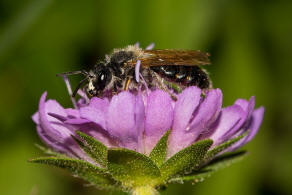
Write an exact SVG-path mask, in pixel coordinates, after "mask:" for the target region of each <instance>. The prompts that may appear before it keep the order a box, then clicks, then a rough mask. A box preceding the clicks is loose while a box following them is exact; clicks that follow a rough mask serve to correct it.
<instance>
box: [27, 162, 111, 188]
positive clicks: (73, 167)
mask: <svg viewBox="0 0 292 195" xmlns="http://www.w3.org/2000/svg"><path fill="white" fill-rule="evenodd" d="M29 162H32V163H40V164H47V165H52V166H55V167H59V168H63V169H66V170H68V171H70V172H71V173H72V174H73V175H76V176H78V177H80V178H82V179H84V180H86V181H88V182H90V183H92V184H94V185H97V186H99V187H101V188H112V187H113V185H115V183H116V181H115V180H113V179H112V177H111V176H110V175H109V174H108V173H106V172H105V170H103V169H101V168H99V167H97V166H94V165H92V164H90V163H88V162H86V161H83V160H78V159H71V158H57V157H40V158H36V159H32V160H29Z"/></svg>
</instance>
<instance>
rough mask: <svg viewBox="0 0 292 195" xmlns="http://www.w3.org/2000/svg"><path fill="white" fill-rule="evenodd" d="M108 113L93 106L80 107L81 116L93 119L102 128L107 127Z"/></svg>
mask: <svg viewBox="0 0 292 195" xmlns="http://www.w3.org/2000/svg"><path fill="white" fill-rule="evenodd" d="M105 115H106V113H105V112H103V111H102V110H98V109H95V108H94V107H91V106H86V107H82V108H80V117H81V118H84V119H87V120H89V121H92V122H94V123H96V124H98V125H100V126H101V127H102V128H104V129H105V128H106V126H105V125H106V119H105Z"/></svg>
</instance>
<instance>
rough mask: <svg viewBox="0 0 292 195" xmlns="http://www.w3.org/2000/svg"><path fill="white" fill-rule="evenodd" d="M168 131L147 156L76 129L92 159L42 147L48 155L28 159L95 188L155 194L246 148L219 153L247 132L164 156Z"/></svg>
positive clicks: (221, 163)
mask: <svg viewBox="0 0 292 195" xmlns="http://www.w3.org/2000/svg"><path fill="white" fill-rule="evenodd" d="M169 133H170V131H168V132H166V133H165V135H164V136H163V137H162V138H161V139H160V141H159V142H158V143H157V144H156V146H155V147H154V148H153V150H152V152H151V153H150V155H149V156H146V155H144V154H141V153H138V152H135V151H133V150H128V149H125V148H110V149H109V148H107V147H106V146H105V145H103V144H102V143H100V142H99V141H97V140H95V139H94V138H92V137H90V136H88V135H86V134H84V133H81V132H79V131H77V135H78V136H79V137H78V138H77V137H74V139H75V141H76V142H77V143H78V145H79V146H80V147H81V148H82V149H83V150H84V151H85V152H86V153H87V154H88V155H89V156H90V157H91V158H92V163H89V162H87V161H84V160H80V159H72V158H68V157H65V156H63V155H59V154H58V153H52V152H48V151H49V150H48V151H46V150H44V151H45V152H46V153H47V154H49V155H51V156H50V157H41V158H36V159H32V160H30V161H29V162H33V163H41V164H48V165H52V166H56V167H60V168H63V169H66V170H68V171H70V172H71V173H72V174H73V175H75V176H78V177H80V178H82V179H84V180H86V181H88V182H89V183H91V184H93V185H95V186H96V187H98V188H106V189H114V190H123V191H126V192H130V193H132V194H156V193H158V192H157V191H156V189H159V188H160V187H161V186H166V185H168V184H169V183H177V182H179V183H182V182H192V183H197V182H200V181H203V180H204V179H205V178H207V177H209V176H210V175H211V174H212V173H214V172H215V171H218V170H219V169H222V168H225V167H226V166H228V165H230V164H232V163H234V162H236V161H238V160H240V159H242V157H243V156H244V154H245V152H235V153H228V154H223V155H220V156H218V154H220V153H221V152H223V151H224V150H225V149H227V148H228V147H230V146H232V145H233V144H234V143H236V142H237V141H239V140H240V139H241V138H243V137H244V136H245V135H246V134H244V135H241V136H238V137H236V138H233V139H231V140H229V141H227V142H225V143H223V144H221V145H219V146H217V147H214V148H212V149H210V148H211V146H212V144H213V141H212V140H210V139H206V140H201V141H198V142H195V143H194V144H192V145H191V146H189V147H187V148H184V149H183V150H181V151H179V152H177V153H176V154H175V155H173V156H172V157H170V158H169V159H166V152H167V142H168V136H169Z"/></svg>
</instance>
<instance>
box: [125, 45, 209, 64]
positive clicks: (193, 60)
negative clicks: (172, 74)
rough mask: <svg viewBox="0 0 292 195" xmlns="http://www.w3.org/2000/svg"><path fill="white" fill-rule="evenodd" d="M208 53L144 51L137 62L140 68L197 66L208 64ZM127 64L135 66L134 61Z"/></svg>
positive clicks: (169, 50)
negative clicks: (139, 63) (139, 62)
mask: <svg viewBox="0 0 292 195" xmlns="http://www.w3.org/2000/svg"><path fill="white" fill-rule="evenodd" d="M209 56H210V55H209V54H208V53H204V52H201V51H193V50H171V49H164V50H144V51H143V54H142V55H141V56H139V57H138V59H137V60H140V61H141V66H146V67H149V66H164V65H173V66H180V65H183V66H198V65H207V64H210V60H209V58H208V57H209ZM137 60H133V61H131V62H129V63H128V64H129V65H132V66H135V64H136V61H137Z"/></svg>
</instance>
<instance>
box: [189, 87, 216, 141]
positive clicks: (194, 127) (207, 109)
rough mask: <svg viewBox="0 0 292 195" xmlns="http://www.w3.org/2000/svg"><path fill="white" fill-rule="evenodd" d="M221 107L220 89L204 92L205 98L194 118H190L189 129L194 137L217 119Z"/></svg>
mask: <svg viewBox="0 0 292 195" xmlns="http://www.w3.org/2000/svg"><path fill="white" fill-rule="evenodd" d="M221 107H222V92H221V90H220V89H214V90H210V91H209V92H208V93H207V94H206V98H205V99H204V101H203V102H202V103H201V104H200V106H199V108H198V109H197V111H196V113H195V114H194V119H193V120H192V122H191V124H190V127H189V131H191V132H194V134H195V137H198V136H199V135H200V134H201V133H202V132H203V131H205V130H208V128H209V127H210V126H211V125H212V124H213V123H214V122H215V120H216V119H217V117H218V115H219V113H220V111H221Z"/></svg>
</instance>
